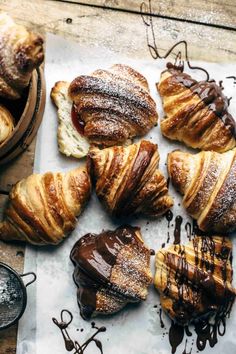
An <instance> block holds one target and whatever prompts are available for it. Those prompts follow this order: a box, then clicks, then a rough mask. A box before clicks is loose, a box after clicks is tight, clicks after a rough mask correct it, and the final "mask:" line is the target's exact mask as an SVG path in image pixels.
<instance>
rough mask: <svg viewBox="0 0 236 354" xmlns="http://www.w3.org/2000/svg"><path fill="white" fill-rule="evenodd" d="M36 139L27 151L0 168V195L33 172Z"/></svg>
mask: <svg viewBox="0 0 236 354" xmlns="http://www.w3.org/2000/svg"><path fill="white" fill-rule="evenodd" d="M35 144H36V139H34V140H33V141H32V143H31V144H30V146H29V147H28V149H27V150H26V151H25V152H24V153H23V154H21V155H19V156H18V157H17V158H16V159H14V160H13V161H10V162H9V163H7V164H6V165H3V166H0V193H2V192H9V191H10V189H11V187H12V185H13V184H15V183H16V182H18V181H19V180H20V179H22V178H24V177H27V176H29V175H30V174H31V173H32V171H33V165H34V153H35Z"/></svg>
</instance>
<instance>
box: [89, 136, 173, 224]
mask: <svg viewBox="0 0 236 354" xmlns="http://www.w3.org/2000/svg"><path fill="white" fill-rule="evenodd" d="M158 162H159V154H158V151H157V145H156V144H152V143H151V142H149V141H146V140H142V141H140V142H139V143H137V144H133V145H129V146H127V147H124V146H114V147H110V148H106V149H103V150H100V149H98V148H97V147H92V148H91V149H90V151H89V154H88V165H89V169H90V172H91V175H92V176H93V178H94V179H95V182H96V193H97V196H98V198H99V199H100V201H101V202H102V203H103V204H104V205H105V207H106V209H107V210H108V211H109V212H110V213H111V214H112V215H114V216H116V217H121V216H127V215H131V214H134V213H142V214H145V215H147V216H150V217H157V216H159V215H162V214H163V213H165V212H166V211H167V210H168V209H169V208H171V207H172V205H173V200H172V198H171V197H170V196H169V194H168V187H167V182H166V179H165V177H164V176H163V175H162V173H161V172H160V171H159V170H157V167H158Z"/></svg>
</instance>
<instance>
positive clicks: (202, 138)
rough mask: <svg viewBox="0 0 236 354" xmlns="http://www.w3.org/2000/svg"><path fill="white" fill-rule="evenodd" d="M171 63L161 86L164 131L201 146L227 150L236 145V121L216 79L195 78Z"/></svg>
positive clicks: (161, 81)
mask: <svg viewBox="0 0 236 354" xmlns="http://www.w3.org/2000/svg"><path fill="white" fill-rule="evenodd" d="M182 70H183V69H181V68H180V67H176V66H173V65H171V64H170V63H169V64H168V68H167V70H165V71H164V72H163V73H162V74H161V79H160V83H159V84H158V90H159V92H160V95H161V97H162V100H163V105H164V111H165V114H166V117H165V118H164V119H163V120H162V122H161V131H162V134H163V135H164V136H166V137H167V138H169V139H171V140H178V141H182V142H184V143H185V144H186V145H188V146H191V147H193V148H198V149H201V150H213V151H217V152H224V151H227V150H230V149H232V148H234V147H235V146H236V125H235V121H234V119H233V117H232V116H231V115H230V113H229V112H228V105H229V101H228V99H227V97H226V96H225V95H224V94H223V92H222V89H223V88H222V87H220V86H218V85H217V84H216V83H215V82H214V81H209V82H207V81H200V82H198V81H196V80H194V79H193V78H192V77H191V76H190V75H187V74H186V73H184V72H183V71H182Z"/></svg>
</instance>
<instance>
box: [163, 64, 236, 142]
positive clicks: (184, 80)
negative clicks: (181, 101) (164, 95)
mask: <svg viewBox="0 0 236 354" xmlns="http://www.w3.org/2000/svg"><path fill="white" fill-rule="evenodd" d="M167 68H168V71H169V72H170V73H171V74H172V76H171V77H170V78H169V80H170V84H171V82H172V81H173V82H174V81H177V82H178V83H180V84H182V85H184V86H185V87H187V88H189V89H190V90H191V91H192V92H193V93H194V94H196V95H198V97H199V98H200V99H201V102H203V103H204V104H205V105H206V106H207V107H208V109H209V110H210V111H212V112H213V113H214V114H215V115H216V116H217V117H218V118H220V119H221V121H222V122H223V123H224V125H225V127H227V128H228V129H229V130H230V131H231V133H232V134H233V136H234V137H236V123H235V120H234V118H233V117H232V116H231V114H230V113H229V112H228V106H229V100H228V98H227V97H226V96H225V95H224V94H223V92H222V90H223V87H221V86H219V85H217V84H216V83H215V81H214V80H211V81H199V82H198V81H196V80H194V79H193V78H192V77H191V76H190V75H188V74H186V73H184V72H183V68H182V67H181V68H178V67H176V66H175V65H173V64H171V63H169V64H168V65H167Z"/></svg>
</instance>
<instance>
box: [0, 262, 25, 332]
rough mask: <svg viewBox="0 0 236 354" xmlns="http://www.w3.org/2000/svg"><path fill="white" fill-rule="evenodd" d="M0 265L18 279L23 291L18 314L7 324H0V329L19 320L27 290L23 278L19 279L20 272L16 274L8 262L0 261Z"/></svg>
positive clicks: (23, 310) (23, 309)
mask: <svg viewBox="0 0 236 354" xmlns="http://www.w3.org/2000/svg"><path fill="white" fill-rule="evenodd" d="M0 267H3V268H6V269H7V270H8V271H9V272H10V273H12V274H13V275H14V276H15V277H16V278H17V279H18V281H19V283H20V286H21V289H22V292H23V303H22V306H21V311H20V312H19V314H18V315H17V316H16V318H15V319H14V320H13V321H11V322H9V323H8V324H6V325H4V326H1V324H0V331H1V330H3V329H6V328H9V327H11V326H13V325H14V324H15V323H16V322H17V321H19V319H20V318H21V317H22V315H23V313H24V312H25V308H26V305H27V291H26V286H25V284H24V282H23V280H22V279H21V276H20V274H18V273H17V272H16V271H15V270H14V269H13V268H12V267H10V266H9V265H8V264H6V263H3V262H0Z"/></svg>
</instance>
